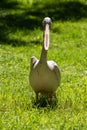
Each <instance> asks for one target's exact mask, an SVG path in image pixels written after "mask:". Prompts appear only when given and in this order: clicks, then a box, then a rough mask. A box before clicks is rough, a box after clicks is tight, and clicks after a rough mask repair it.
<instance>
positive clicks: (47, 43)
mask: <svg viewBox="0 0 87 130" xmlns="http://www.w3.org/2000/svg"><path fill="white" fill-rule="evenodd" d="M48 48H49V24H46V25H45V32H44V49H45V50H48Z"/></svg>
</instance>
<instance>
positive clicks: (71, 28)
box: [0, 0, 87, 130]
mask: <svg viewBox="0 0 87 130" xmlns="http://www.w3.org/2000/svg"><path fill="white" fill-rule="evenodd" d="M27 3H29V5H28V4H27ZM37 3H38V4H37ZM54 3H55V2H53V1H50V2H49V4H50V7H51V8H50V9H49V10H44V9H46V7H47V6H48V4H47V2H43V4H41V2H40V0H37V2H33V0H32V1H28V0H24V1H22V0H16V1H13V0H9V1H4V0H2V1H1V3H0V5H1V6H0V12H1V14H0V28H1V29H0V129H1V130H40V129H41V130H86V129H87V18H86V14H87V9H86V6H87V3H86V2H85V1H82V0H79V1H78V2H76V1H72V3H73V6H72V8H70V9H71V11H72V13H69V14H66V15H65V14H64V10H65V11H68V10H67V8H66V7H67V6H68V7H69V6H70V4H71V3H70V1H68V2H67V1H64V0H63V1H62V2H60V5H61V7H63V8H62V9H64V10H61V9H60V10H57V6H58V5H59V3H57V6H56V7H55V8H56V10H54V9H53V10H52V5H53V6H54V5H55V4H54ZM74 5H77V6H74ZM78 6H79V7H80V8H79V9H81V10H79V9H78V8H77V9H76V7H78ZM34 7H35V8H34ZM58 7H59V6H58ZM40 9H42V11H41V12H39V10H40ZM74 9H75V10H74ZM76 10H77V12H78V11H79V12H81V13H80V14H78V13H76V12H75V11H76ZM37 13H38V14H37ZM49 13H50V17H51V16H52V19H53V24H52V28H51V39H50V41H51V44H50V48H49V51H48V59H52V60H55V61H56V62H57V63H58V65H59V66H60V69H61V75H62V80H61V85H60V87H59V88H58V89H57V92H56V95H57V99H56V100H55V101H54V102H53V104H52V106H50V105H49V104H48V103H47V102H46V105H45V104H44V106H43V103H44V99H42V98H40V102H39V103H38V105H35V104H34V100H35V94H34V91H33V90H32V88H31V87H30V85H29V81H28V75H29V71H30V70H29V67H30V58H31V56H32V55H35V56H36V57H37V58H39V56H40V52H41V47H42V46H41V44H42V28H41V27H42V25H41V22H42V20H43V17H45V16H46V15H48V14H49ZM57 13H59V17H58V19H57V18H56V17H57ZM63 14H64V15H63ZM82 14H83V15H82ZM78 15H79V16H78Z"/></svg>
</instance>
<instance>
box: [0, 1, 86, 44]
mask: <svg viewBox="0 0 87 130" xmlns="http://www.w3.org/2000/svg"><path fill="white" fill-rule="evenodd" d="M61 1H62V0H61ZM46 16H49V17H51V18H52V19H53V21H58V20H61V21H67V20H70V21H78V20H80V19H82V18H87V5H86V4H85V3H81V2H78V1H64V2H58V1H55V0H50V1H49V0H47V2H34V3H33V4H32V6H29V7H28V6H27V7H26V5H21V4H20V3H18V1H16V2H15V0H7V1H6V0H1V1H0V43H1V44H12V45H15V46H16V45H26V44H28V42H26V41H22V40H21V39H20V40H19V39H18V40H17V39H14V38H13V39H12V40H11V39H10V38H9V37H8V35H9V33H13V34H14V32H16V31H17V30H19V31H25V30H26V29H27V30H31V31H32V30H34V29H35V28H38V27H42V25H41V23H42V20H43V18H44V17H46ZM14 35H15V34H14ZM32 43H34V44H35V41H33V42H32Z"/></svg>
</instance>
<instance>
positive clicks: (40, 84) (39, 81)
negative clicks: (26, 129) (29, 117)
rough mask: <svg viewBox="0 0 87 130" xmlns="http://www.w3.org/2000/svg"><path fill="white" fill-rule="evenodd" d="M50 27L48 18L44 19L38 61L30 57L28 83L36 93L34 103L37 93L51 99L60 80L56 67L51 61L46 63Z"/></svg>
mask: <svg viewBox="0 0 87 130" xmlns="http://www.w3.org/2000/svg"><path fill="white" fill-rule="evenodd" d="M50 26H51V19H50V18H49V17H46V18H44V20H43V27H44V32H43V46H42V51H41V55H40V60H38V59H37V58H36V57H35V56H33V57H31V63H30V75H29V81H30V85H31V87H32V88H33V90H34V91H35V93H36V101H37V100H38V94H39V93H41V94H43V95H47V96H49V97H50V98H52V97H53V95H54V94H55V91H56V89H57V87H58V86H59V85H60V80H61V75H60V70H59V67H58V65H57V64H56V63H55V62H54V61H52V60H51V61H47V51H48V48H49V33H50Z"/></svg>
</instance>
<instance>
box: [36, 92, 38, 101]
mask: <svg viewBox="0 0 87 130" xmlns="http://www.w3.org/2000/svg"><path fill="white" fill-rule="evenodd" d="M37 101H38V93H37V92H36V103H37Z"/></svg>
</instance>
